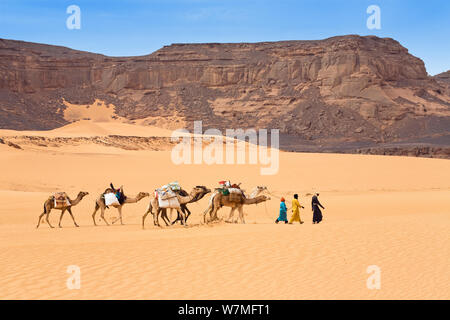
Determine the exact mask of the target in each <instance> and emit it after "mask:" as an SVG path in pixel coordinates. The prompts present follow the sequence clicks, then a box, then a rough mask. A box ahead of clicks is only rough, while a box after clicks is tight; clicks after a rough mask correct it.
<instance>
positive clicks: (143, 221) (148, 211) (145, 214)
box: [142, 206, 152, 229]
mask: <svg viewBox="0 0 450 320" xmlns="http://www.w3.org/2000/svg"><path fill="white" fill-rule="evenodd" d="M151 211H152V210H151V206H148V208H147V211H145V213H144V216H143V217H142V229H145V227H144V223H145V218H147V216H148V214H149V213H150V212H151Z"/></svg>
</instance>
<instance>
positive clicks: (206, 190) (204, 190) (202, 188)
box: [195, 186, 211, 198]
mask: <svg viewBox="0 0 450 320" xmlns="http://www.w3.org/2000/svg"><path fill="white" fill-rule="evenodd" d="M195 188H199V189H201V190H202V192H201V193H202V198H203V196H205V195H206V194H208V193H210V192H211V189H208V188H207V187H205V186H196V187H195Z"/></svg>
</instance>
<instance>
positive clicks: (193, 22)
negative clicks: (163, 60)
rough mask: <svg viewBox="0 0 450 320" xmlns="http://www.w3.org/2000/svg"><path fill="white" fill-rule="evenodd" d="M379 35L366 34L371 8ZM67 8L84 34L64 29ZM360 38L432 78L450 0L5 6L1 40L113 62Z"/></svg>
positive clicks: (58, 1)
mask: <svg viewBox="0 0 450 320" xmlns="http://www.w3.org/2000/svg"><path fill="white" fill-rule="evenodd" d="M372 4H375V5H378V6H379V7H380V9H381V29H380V30H369V29H367V27H366V20H367V18H368V16H369V14H367V13H366V9H367V7H368V6H369V5H372ZM69 5H78V6H79V7H80V9H81V29H80V30H69V29H67V28H66V19H67V17H68V16H69V15H68V14H67V13H66V9H67V7H68V6H69ZM344 34H360V35H369V34H371V35H377V36H380V37H391V38H394V39H396V40H398V41H399V42H400V43H401V44H402V45H404V46H405V47H407V48H408V49H409V51H410V52H411V53H412V54H413V55H415V56H417V57H419V58H421V59H422V60H424V62H425V65H426V67H427V71H428V73H430V74H432V75H434V74H437V73H440V72H443V71H446V70H449V69H450V1H448V0H440V1H438V0H427V1H417V0H369V1H367V0H322V1H319V0H315V1H314V0H297V1H293V0H272V1H266V0H147V1H146V0H122V1H120V0H108V1H104V0H70V1H66V0H0V38H6V39H16V40H25V41H33V42H40V43H48V44H55V45H63V46H67V47H70V48H74V49H78V50H86V51H91V52H96V53H103V54H106V55H111V56H133V55H144V54H148V53H151V52H153V51H155V50H157V49H159V48H161V47H162V46H164V45H169V44H171V43H181V42H257V41H278V40H308V39H323V38H327V37H332V36H336V35H344Z"/></svg>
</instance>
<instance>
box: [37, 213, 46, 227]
mask: <svg viewBox="0 0 450 320" xmlns="http://www.w3.org/2000/svg"><path fill="white" fill-rule="evenodd" d="M45 214H46V213H45V212H42V213H41V215H40V216H39V220H38V224H37V226H36V229H37V228H39V225H40V224H41V219H42V217H43V216H44V215H45Z"/></svg>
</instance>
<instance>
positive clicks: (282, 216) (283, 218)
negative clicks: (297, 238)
mask: <svg viewBox="0 0 450 320" xmlns="http://www.w3.org/2000/svg"><path fill="white" fill-rule="evenodd" d="M286 212H287V208H286V203H285V199H284V198H281V199H280V215H279V216H278V218H277V220H275V223H278V222H280V221H284V223H288V220H287V214H286Z"/></svg>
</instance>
